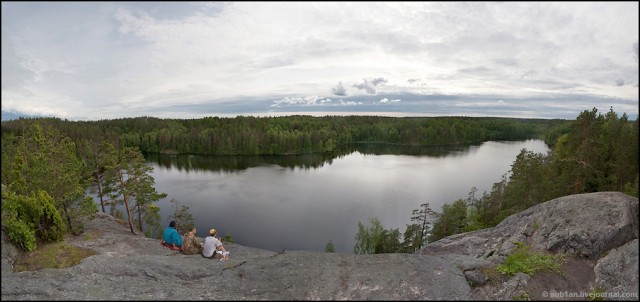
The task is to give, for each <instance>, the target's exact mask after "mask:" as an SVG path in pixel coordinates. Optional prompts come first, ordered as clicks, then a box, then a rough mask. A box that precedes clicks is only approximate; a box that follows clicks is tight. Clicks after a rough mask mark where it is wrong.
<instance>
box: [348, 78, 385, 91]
mask: <svg viewBox="0 0 640 302" xmlns="http://www.w3.org/2000/svg"><path fill="white" fill-rule="evenodd" d="M363 81H364V82H362V83H360V84H355V85H353V87H355V88H358V89H360V90H364V91H366V92H367V93H368V94H376V89H375V87H376V86H378V85H380V84H384V83H386V82H387V79H385V78H373V79H363Z"/></svg>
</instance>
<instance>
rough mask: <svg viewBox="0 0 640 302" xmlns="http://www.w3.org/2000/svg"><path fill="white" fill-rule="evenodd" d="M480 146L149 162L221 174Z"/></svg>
mask: <svg viewBox="0 0 640 302" xmlns="http://www.w3.org/2000/svg"><path fill="white" fill-rule="evenodd" d="M477 146H479V144H477V145H455V146H404V145H390V144H374V143H369V144H350V145H345V146H341V147H340V148H338V149H337V150H335V151H332V152H319V153H310V154H296V155H241V156H237V155H167V154H158V153H149V154H146V155H145V158H146V160H147V162H150V163H155V164H157V165H158V166H160V167H163V168H166V169H178V171H185V172H190V171H218V172H227V173H229V172H239V171H244V170H246V169H248V168H253V167H257V166H261V165H278V166H280V167H284V168H290V169H294V168H303V169H311V168H313V169H317V168H320V167H323V166H324V165H325V164H328V165H331V163H333V160H334V159H336V158H342V157H344V156H346V155H349V154H351V153H354V152H359V153H361V154H365V155H413V156H429V157H443V156H447V155H450V154H451V153H452V152H457V153H464V152H469V151H471V150H473V149H474V148H476V147H477Z"/></svg>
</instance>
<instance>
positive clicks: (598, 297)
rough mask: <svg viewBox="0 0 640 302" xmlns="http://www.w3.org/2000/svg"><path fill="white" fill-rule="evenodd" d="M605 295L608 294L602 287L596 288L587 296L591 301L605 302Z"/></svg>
mask: <svg viewBox="0 0 640 302" xmlns="http://www.w3.org/2000/svg"><path fill="white" fill-rule="evenodd" d="M604 293H606V291H605V290H604V289H602V288H600V287H595V288H594V289H592V290H591V291H590V292H589V293H588V294H587V297H589V301H602V300H604V299H603V296H604V295H603V294H604Z"/></svg>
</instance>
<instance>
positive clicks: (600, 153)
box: [354, 108, 639, 253]
mask: <svg viewBox="0 0 640 302" xmlns="http://www.w3.org/2000/svg"><path fill="white" fill-rule="evenodd" d="M562 128H563V129H564V130H559V131H556V133H562V132H565V133H562V134H560V135H556V139H555V144H554V145H553V148H552V149H551V151H550V152H549V153H547V154H541V153H534V152H532V151H528V150H526V149H522V150H521V151H520V153H519V154H518V155H517V156H516V158H515V160H514V162H513V164H512V165H511V170H510V171H509V173H508V174H505V175H503V176H502V178H501V180H500V181H498V182H496V183H494V184H493V186H492V188H491V190H490V191H489V192H484V193H482V194H479V192H478V190H477V188H475V187H473V188H471V190H470V191H469V193H468V195H467V197H466V198H464V199H462V198H461V199H458V200H455V201H453V202H451V203H446V204H444V205H443V206H442V209H441V211H440V212H439V213H436V212H434V211H432V210H431V208H430V207H429V204H428V203H425V204H422V205H421V206H420V208H419V209H417V210H414V213H413V217H412V219H411V220H412V222H413V223H412V224H409V225H407V228H406V231H405V233H404V236H403V237H402V238H401V236H400V231H399V230H398V229H385V228H384V227H383V226H382V225H381V224H380V222H379V221H378V220H377V219H375V218H374V219H371V221H370V222H369V225H368V226H365V225H364V224H362V223H360V222H359V223H358V233H357V235H356V245H355V246H354V252H355V253H385V252H412V251H414V248H415V247H417V249H419V248H420V247H422V246H424V244H426V243H427V242H433V241H437V240H439V239H442V238H444V237H447V236H451V235H454V234H458V233H464V232H469V231H474V230H479V229H484V228H489V227H493V226H496V225H497V224H498V223H500V221H502V220H503V219H504V218H506V217H508V216H510V215H512V214H515V213H518V212H520V211H523V210H525V209H527V208H529V207H531V206H534V205H536V204H539V203H542V202H545V201H548V200H551V199H554V198H557V197H561V196H565V195H571V194H579V193H591V192H602V191H620V192H624V193H626V194H628V195H631V196H635V197H638V182H639V177H638V175H639V174H638V120H637V119H636V120H635V121H630V120H629V118H628V116H627V115H626V113H625V114H623V115H622V116H619V115H618V114H617V113H616V112H614V111H613V108H611V109H610V111H608V112H607V113H605V114H604V115H603V114H601V113H598V110H597V109H596V108H593V109H592V110H585V111H583V112H582V113H580V114H579V115H578V117H577V118H576V120H575V121H572V122H571V123H570V124H568V125H562ZM416 213H422V215H421V216H420V215H418V216H416ZM425 213H428V214H425ZM425 227H426V228H427V233H428V235H427V234H425V232H424V230H425ZM416 230H421V231H420V232H418V231H416ZM416 234H418V235H416ZM412 238H415V239H412ZM401 239H402V240H401ZM412 240H413V241H412ZM413 242H417V243H418V244H417V245H413V246H412V245H411V243H413Z"/></svg>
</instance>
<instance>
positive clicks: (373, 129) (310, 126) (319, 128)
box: [3, 116, 567, 164]
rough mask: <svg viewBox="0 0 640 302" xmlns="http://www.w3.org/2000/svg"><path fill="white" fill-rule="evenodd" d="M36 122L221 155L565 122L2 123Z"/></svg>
mask: <svg viewBox="0 0 640 302" xmlns="http://www.w3.org/2000/svg"><path fill="white" fill-rule="evenodd" d="M33 122H39V123H41V124H43V125H48V126H53V127H55V128H57V129H60V131H62V132H63V133H64V134H65V135H67V136H69V137H71V138H72V139H73V140H74V141H75V142H80V141H83V140H86V141H95V142H103V141H106V142H109V143H111V144H112V145H114V146H121V147H136V148H139V149H140V150H141V151H143V152H153V153H165V154H168V153H173V154H175V153H197V154H219V155H223V154H247V155H249V154H251V155H258V154H304V153H311V152H326V151H333V150H335V148H336V147H338V146H341V145H345V144H349V143H385V144H402V145H425V146H426V145H451V144H469V143H478V142H483V141H487V140H502V139H526V138H542V137H543V136H550V137H551V136H553V135H554V134H553V133H562V131H561V130H555V131H554V132H553V133H549V132H550V131H551V130H553V129H561V127H560V126H561V125H563V124H566V123H567V122H566V121H562V120H542V119H513V118H494V117H482V118H476V117H407V118H392V117H381V116H343V117H339V116H325V117H311V116H286V117H262V118H259V117H251V116H238V117H235V118H219V117H206V118H201V119H158V118H152V117H136V118H123V119H114V120H100V121H68V120H60V119H56V118H38V119H19V120H15V121H4V122H3V133H5V132H8V133H14V134H17V133H20V131H21V127H23V126H24V125H25V124H30V123H33ZM550 139H553V138H550ZM83 152H84V151H83ZM85 154H89V153H85ZM93 163H95V162H92V164H93Z"/></svg>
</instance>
